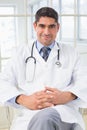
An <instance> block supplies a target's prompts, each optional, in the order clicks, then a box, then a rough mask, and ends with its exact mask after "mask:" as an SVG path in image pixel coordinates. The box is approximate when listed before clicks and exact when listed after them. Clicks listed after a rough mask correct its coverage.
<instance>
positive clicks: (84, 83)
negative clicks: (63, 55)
mask: <svg viewBox="0 0 87 130" xmlns="http://www.w3.org/2000/svg"><path fill="white" fill-rule="evenodd" d="M73 59H74V67H73V68H74V69H73V73H72V80H71V85H70V86H69V89H68V90H69V91H70V92H72V93H74V94H75V95H76V96H77V97H78V98H77V100H75V101H73V103H75V104H76V105H77V104H78V106H79V107H87V66H85V65H84V64H83V63H82V61H81V58H80V56H79V55H78V53H75V55H74V58H73Z"/></svg>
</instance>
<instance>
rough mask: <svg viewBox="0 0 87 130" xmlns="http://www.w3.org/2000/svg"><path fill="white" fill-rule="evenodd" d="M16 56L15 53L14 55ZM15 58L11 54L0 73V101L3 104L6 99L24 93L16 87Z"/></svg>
mask: <svg viewBox="0 0 87 130" xmlns="http://www.w3.org/2000/svg"><path fill="white" fill-rule="evenodd" d="M16 57H17V55H16ZM16 60H17V59H16V58H15V57H14V56H13V58H11V60H10V61H9V62H8V64H7V65H6V67H5V69H4V71H3V72H2V73H1V74H0V103H1V104H5V103H6V102H7V101H8V100H10V99H12V98H14V97H16V96H18V95H20V94H24V92H23V90H21V89H20V88H19V87H18V82H17V69H16V64H17V63H18V62H17V61H16Z"/></svg>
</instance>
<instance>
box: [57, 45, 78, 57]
mask: <svg viewBox="0 0 87 130" xmlns="http://www.w3.org/2000/svg"><path fill="white" fill-rule="evenodd" d="M59 47H60V50H61V52H62V53H65V54H69V55H72V54H74V55H75V54H79V53H78V51H77V49H76V48H75V47H74V46H71V45H68V44H59Z"/></svg>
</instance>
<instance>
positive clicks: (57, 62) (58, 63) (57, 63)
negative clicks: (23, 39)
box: [25, 42, 61, 67]
mask: <svg viewBox="0 0 87 130" xmlns="http://www.w3.org/2000/svg"><path fill="white" fill-rule="evenodd" d="M56 43H57V42H56ZM34 45H35V42H34V43H33V45H32V48H31V55H30V56H29V57H27V58H26V60H25V63H26V64H27V62H28V60H29V59H31V58H32V59H33V60H34V64H36V58H35V57H34V56H33V49H34ZM57 46H58V52H57V53H58V54H57V61H56V63H55V64H56V65H58V66H59V67H61V63H60V61H59V60H60V48H59V44H58V43H57Z"/></svg>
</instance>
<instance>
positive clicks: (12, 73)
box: [0, 7, 87, 130]
mask: <svg viewBox="0 0 87 130" xmlns="http://www.w3.org/2000/svg"><path fill="white" fill-rule="evenodd" d="M59 27H60V25H59V23H58V14H57V12H56V11H55V10H54V9H52V8H50V7H43V8H41V9H39V10H38V11H37V12H36V15H35V22H34V29H35V31H36V35H37V40H36V41H35V42H34V43H33V45H32V44H30V43H29V44H28V45H23V46H22V47H20V48H19V49H18V51H17V53H16V56H14V57H13V58H12V60H11V62H10V63H9V66H8V67H7V69H5V71H4V73H2V76H1V78H0V87H1V88H2V89H1V92H0V101H1V102H2V103H6V104H9V105H13V106H14V107H17V108H18V109H19V110H20V114H19V115H18V117H17V119H15V120H14V121H13V123H12V126H11V130H85V128H84V123H83V119H82V117H81V115H80V113H79V107H80V106H81V104H82V103H85V102H87V94H86V93H87V86H86V85H87V74H86V73H87V69H86V68H85V67H84V69H83V66H82V65H81V63H80V59H79V56H78V54H77V52H76V51H75V49H74V48H72V47H68V46H67V45H62V44H61V45H60V44H58V43H57V42H56V40H55V39H56V35H57V32H58V31H59ZM48 55H49V56H48Z"/></svg>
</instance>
